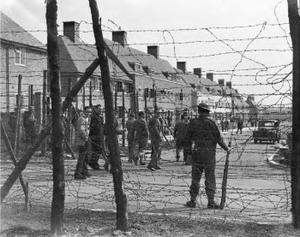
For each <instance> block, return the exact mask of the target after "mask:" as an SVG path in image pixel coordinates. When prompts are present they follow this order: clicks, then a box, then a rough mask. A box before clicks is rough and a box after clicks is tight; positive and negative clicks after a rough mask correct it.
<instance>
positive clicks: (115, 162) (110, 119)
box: [89, 0, 127, 230]
mask: <svg viewBox="0 0 300 237" xmlns="http://www.w3.org/2000/svg"><path fill="white" fill-rule="evenodd" d="M89 4H90V9H91V14H92V20H93V30H94V36H95V40H96V46H97V51H98V57H99V63H100V69H101V77H102V83H103V94H104V100H105V101H104V102H105V120H106V126H107V128H108V129H107V132H108V134H107V136H108V149H109V151H110V163H111V172H112V175H113V183H114V192H115V201H116V205H117V229H120V230H126V229H127V198H126V195H125V193H124V192H123V187H122V186H123V184H122V183H123V171H122V164H121V159H120V148H119V143H118V137H117V132H116V126H115V124H114V123H115V119H114V113H113V94H112V89H111V85H110V74H109V66H108V58H107V56H106V53H105V43H104V39H103V34H102V30H101V25H100V24H99V11H98V6H97V3H96V1H95V0H89Z"/></svg>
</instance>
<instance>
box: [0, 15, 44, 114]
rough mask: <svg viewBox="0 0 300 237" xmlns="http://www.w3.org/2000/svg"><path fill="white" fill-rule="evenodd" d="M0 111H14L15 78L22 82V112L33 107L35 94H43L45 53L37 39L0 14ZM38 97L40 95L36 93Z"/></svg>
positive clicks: (16, 86)
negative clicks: (30, 106)
mask: <svg viewBox="0 0 300 237" xmlns="http://www.w3.org/2000/svg"><path fill="white" fill-rule="evenodd" d="M0 16H1V34H0V43H1V44H0V50H1V51H0V52H1V70H0V77H1V94H0V95H1V97H0V101H1V105H0V111H1V112H12V111H14V109H15V108H16V100H17V93H18V78H19V77H22V79H21V88H20V89H21V100H20V102H21V109H23V110H24V109H27V107H28V106H29V105H34V103H35V101H34V96H33V95H34V94H35V93H37V92H40V93H42V91H43V77H44V70H47V50H46V47H45V45H43V44H42V43H41V42H40V41H39V40H38V39H36V38H35V37H34V36H32V35H31V34H30V33H29V32H27V31H26V30H25V29H24V28H22V27H21V26H20V25H18V24H17V23H16V22H14V21H13V20H12V19H10V18H9V17H8V16H6V15H5V14H4V13H2V12H0ZM37 95H38V96H40V95H39V94H37Z"/></svg>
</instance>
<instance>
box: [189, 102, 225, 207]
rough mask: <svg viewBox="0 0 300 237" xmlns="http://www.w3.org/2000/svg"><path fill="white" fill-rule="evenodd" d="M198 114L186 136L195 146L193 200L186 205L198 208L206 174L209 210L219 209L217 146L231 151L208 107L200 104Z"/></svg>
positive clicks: (191, 193) (193, 156)
mask: <svg viewBox="0 0 300 237" xmlns="http://www.w3.org/2000/svg"><path fill="white" fill-rule="evenodd" d="M198 113H199V117H198V118H196V119H193V120H191V122H190V124H189V125H188V129H187V135H186V138H187V140H188V141H189V142H190V143H191V144H193V147H192V183H191V186H190V196H191V200H190V201H188V202H187V203H186V206H187V207H191V208H194V207H195V206H196V197H197V195H198V193H199V188H200V185H199V183H200V178H201V175H202V173H203V172H204V174H205V191H206V195H207V198H208V204H207V208H209V209H219V205H218V204H216V203H215V201H214V196H215V192H216V178H215V166H216V146H217V144H219V145H220V146H221V147H222V148H223V149H224V150H225V151H227V152H229V149H228V147H227V146H226V144H225V143H224V141H223V139H222V137H221V134H220V131H219V129H218V127H217V125H216V124H215V122H214V121H213V120H211V119H210V118H209V107H208V105H207V104H205V103H200V104H199V105H198Z"/></svg>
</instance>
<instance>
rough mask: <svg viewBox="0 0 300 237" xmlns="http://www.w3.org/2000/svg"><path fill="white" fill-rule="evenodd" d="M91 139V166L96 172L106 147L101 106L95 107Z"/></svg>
mask: <svg viewBox="0 0 300 237" xmlns="http://www.w3.org/2000/svg"><path fill="white" fill-rule="evenodd" d="M89 138H90V140H89V141H90V143H91V155H90V159H89V166H90V167H91V168H92V169H94V170H99V169H100V167H99V164H98V160H99V157H100V155H102V154H103V147H104V122H103V117H102V116H101V105H96V106H94V107H93V110H92V115H91V122H90V133H89Z"/></svg>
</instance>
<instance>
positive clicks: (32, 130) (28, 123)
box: [23, 106, 36, 146]
mask: <svg viewBox="0 0 300 237" xmlns="http://www.w3.org/2000/svg"><path fill="white" fill-rule="evenodd" d="M23 125H24V129H25V141H26V146H27V145H29V146H31V145H33V143H34V139H35V138H36V119H35V115H34V107H33V106H30V107H29V111H28V112H25V113H24V118H23Z"/></svg>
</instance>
